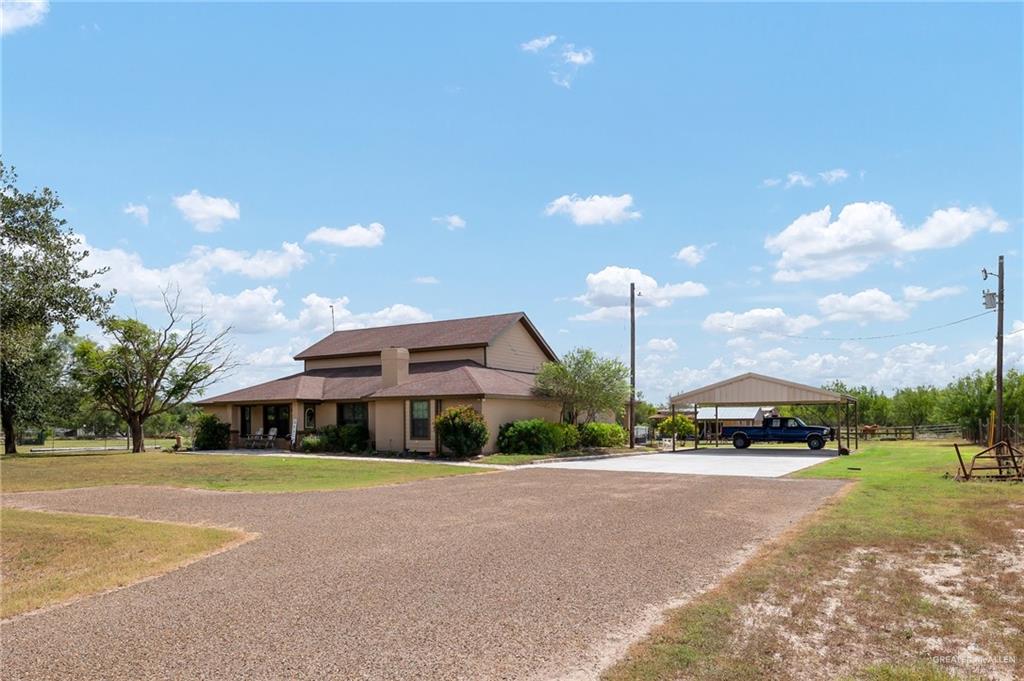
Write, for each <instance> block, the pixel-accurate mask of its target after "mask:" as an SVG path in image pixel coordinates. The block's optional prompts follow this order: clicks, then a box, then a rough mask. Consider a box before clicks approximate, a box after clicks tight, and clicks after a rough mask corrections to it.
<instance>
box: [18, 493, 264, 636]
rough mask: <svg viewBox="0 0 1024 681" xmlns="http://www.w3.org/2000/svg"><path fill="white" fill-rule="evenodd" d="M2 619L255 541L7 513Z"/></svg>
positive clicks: (210, 532)
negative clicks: (245, 542)
mask: <svg viewBox="0 0 1024 681" xmlns="http://www.w3.org/2000/svg"><path fill="white" fill-rule="evenodd" d="M0 524H2V530H3V541H2V542H0V566H2V570H3V580H2V589H0V594H2V597H0V617H2V618H4V619H7V618H10V617H14V616H17V615H24V614H26V613H30V612H33V611H38V610H40V609H43V608H48V607H53V606H55V605H58V604H59V605H63V604H66V603H68V602H73V601H75V600H78V599H80V598H83V597H86V596H90V595H94V594H97V593H102V592H106V591H110V590H113V589H117V588H122V587H124V586H127V585H130V584H134V583H137V582H139V581H141V580H143V579H146V578H152V577H154V576H157V575H161V574H164V573H166V572H168V571H170V570H173V569H176V568H180V567H183V566H184V565H187V564H189V563H192V562H194V561H196V560H199V559H201V558H204V557H206V556H209V555H211V554H213V553H216V552H219V551H223V550H227V549H228V548H232V547H234V546H236V545H238V544H239V543H241V542H243V541H247V540H248V539H251V538H252V537H253V536H254V535H251V534H248V533H245V532H242V531H239V530H232V529H227V528H217V527H200V526H195V525H183V524H177V523H157V522H150V521H142V520H129V519H126V518H113V517H106V516H87V515H75V514H68V513H49V512H40V511H24V510H18V509H9V508H5V509H3V510H2V511H0Z"/></svg>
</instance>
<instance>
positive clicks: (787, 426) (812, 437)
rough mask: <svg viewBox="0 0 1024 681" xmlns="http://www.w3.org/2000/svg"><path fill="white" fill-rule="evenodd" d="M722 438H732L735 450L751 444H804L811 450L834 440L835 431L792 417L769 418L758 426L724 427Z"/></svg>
mask: <svg viewBox="0 0 1024 681" xmlns="http://www.w3.org/2000/svg"><path fill="white" fill-rule="evenodd" d="M722 437H725V438H732V446H733V447H735V448H736V449H746V448H747V447H749V446H750V443H751V442H806V443H807V446H808V447H810V448H811V449H821V448H822V447H824V446H825V442H826V441H827V440H834V439H835V429H834V428H829V427H828V426H809V425H807V424H806V423H804V422H803V421H801V420H800V419H798V418H793V417H792V416H781V417H780V416H769V417H767V418H765V420H764V423H762V424H761V425H760V426H726V427H725V428H722Z"/></svg>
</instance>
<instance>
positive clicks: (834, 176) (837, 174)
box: [818, 168, 850, 184]
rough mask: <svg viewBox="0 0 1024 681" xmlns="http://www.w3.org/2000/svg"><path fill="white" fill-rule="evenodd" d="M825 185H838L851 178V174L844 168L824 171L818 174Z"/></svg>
mask: <svg viewBox="0 0 1024 681" xmlns="http://www.w3.org/2000/svg"><path fill="white" fill-rule="evenodd" d="M818 177H820V178H821V179H822V180H823V181H824V182H825V184H836V183H837V182H842V181H843V180H845V179H847V178H848V177H850V173H848V172H846V170H844V169H843V168H833V169H832V170H824V171H822V172H820V173H818Z"/></svg>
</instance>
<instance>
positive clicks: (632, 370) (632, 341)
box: [629, 282, 1002, 449]
mask: <svg viewBox="0 0 1024 681" xmlns="http://www.w3.org/2000/svg"><path fill="white" fill-rule="evenodd" d="M1000 342H1002V341H1000ZM635 415H636V284H635V283H633V282H630V284H629V448H630V449H633V448H634V447H636V424H635V423H634V422H633V419H634V418H635Z"/></svg>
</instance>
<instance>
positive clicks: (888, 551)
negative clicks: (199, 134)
mask: <svg viewBox="0 0 1024 681" xmlns="http://www.w3.org/2000/svg"><path fill="white" fill-rule="evenodd" d="M855 461H856V462H858V463H859V465H858V464H854V466H855V467H859V468H861V469H862V470H861V471H849V470H848V467H849V464H851V463H854V462H855ZM946 467H948V469H949V471H952V470H953V468H954V467H955V458H954V457H950V456H949V452H946V451H944V450H937V449H936V448H934V446H931V445H930V444H929V445H925V446H924V447H920V446H917V447H915V446H913V445H902V444H897V445H893V444H889V443H886V444H884V445H878V446H875V447H872V449H871V450H869V451H868V452H866V453H865V454H863V455H856V456H855V457H852V458H850V459H846V458H845V457H844V459H843V460H840V461H830V462H828V463H826V464H823V465H822V466H820V467H817V468H816V469H811V470H810V471H808V472H806V473H801V474H800V476H801V477H804V476H806V477H821V476H828V477H847V478H853V479H858V480H859V482H858V483H857V485H856V486H854V487H853V488H852V489H851V491H850V492H849V494H847V495H846V497H845V498H843V499H841V500H838V501H836V502H835V503H833V504H831V505H830V506H829V507H827V508H826V509H823V510H822V511H821V512H820V513H819V514H818V515H817V516H815V517H814V518H813V519H812V520H811V521H810V522H809V523H808V524H807V525H806V526H805V527H804V528H803V529H801V530H799V531H797V532H796V533H795V534H793V535H790V537H789V541H788V542H783V543H781V544H780V545H777V546H776V547H775V548H773V549H771V550H769V551H767V552H765V553H762V554H761V555H760V556H758V557H757V558H755V559H754V560H753V561H751V562H749V563H747V565H745V566H744V567H743V568H742V569H741V570H740V571H739V572H737V573H735V574H734V575H733V576H732V577H730V578H729V579H727V580H725V582H723V583H722V585H720V586H719V587H718V588H717V589H715V590H713V591H711V592H709V593H708V594H705V595H704V596H701V597H699V598H697V599H696V600H695V601H693V602H692V603H690V604H688V605H686V606H684V607H682V608H680V609H678V610H676V611H674V612H672V613H670V614H669V616H668V618H667V619H666V621H665V623H664V624H663V625H662V626H660V627H659V628H657V629H656V630H655V631H654V632H653V633H652V635H651V636H650V637H649V638H648V639H647V640H646V641H644V642H643V643H641V644H638V645H637V646H634V647H633V648H632V649H631V650H630V651H629V653H628V654H627V656H626V657H625V658H624V659H623V660H621V661H620V662H619V663H618V664H617V665H615V666H614V667H612V668H611V669H609V670H607V671H606V673H605V677H606V678H607V679H616V680H618V679H665V678H671V679H716V680H717V679H721V680H723V681H725V680H729V681H734V680H743V679H749V680H751V681H753V680H754V679H764V678H772V679H794V680H795V679H800V680H803V679H880V680H881V679H908V680H910V679H913V680H927V679H950V678H959V679H963V678H971V679H973V678H985V679H995V680H997V681H1002V680H1004V679H1006V680H1009V679H1017V678H1024V514H1022V513H1021V509H1022V508H1024V486H1021V485H1002V484H997V483H996V484H993V483H968V484H963V483H956V482H953V481H952V480H950V479H948V478H945V477H944V473H945V472H947V471H946V470H945V468H946Z"/></svg>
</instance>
